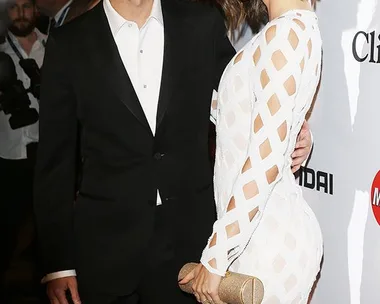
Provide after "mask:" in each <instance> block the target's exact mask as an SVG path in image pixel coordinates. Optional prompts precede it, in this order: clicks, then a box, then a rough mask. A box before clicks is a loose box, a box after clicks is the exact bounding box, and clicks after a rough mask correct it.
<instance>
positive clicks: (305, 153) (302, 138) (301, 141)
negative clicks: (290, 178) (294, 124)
mask: <svg viewBox="0 0 380 304" xmlns="http://www.w3.org/2000/svg"><path fill="white" fill-rule="evenodd" d="M311 145H312V141H311V133H310V128H309V124H308V123H307V121H305V122H304V123H303V125H302V129H301V131H300V133H299V134H298V137H297V143H296V147H295V150H294V152H293V154H292V158H293V163H292V172H293V173H295V172H297V171H298V170H299V168H301V165H302V164H303V163H304V161H305V160H306V159H307V158H308V157H309V155H310V151H311Z"/></svg>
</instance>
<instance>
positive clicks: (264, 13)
mask: <svg viewBox="0 0 380 304" xmlns="http://www.w3.org/2000/svg"><path fill="white" fill-rule="evenodd" d="M217 1H218V3H219V5H220V6H221V7H222V8H223V11H224V14H225V16H226V19H227V24H228V28H229V30H235V29H237V28H239V26H240V25H241V24H243V23H244V22H246V23H248V25H249V26H250V27H251V28H252V30H253V31H254V32H257V31H258V30H259V29H260V28H261V26H262V25H263V24H265V23H267V22H268V10H267V7H266V5H265V4H264V2H263V1H262V0H217ZM301 1H306V0H301ZM316 1H317V0H311V3H312V5H315V2H316Z"/></svg>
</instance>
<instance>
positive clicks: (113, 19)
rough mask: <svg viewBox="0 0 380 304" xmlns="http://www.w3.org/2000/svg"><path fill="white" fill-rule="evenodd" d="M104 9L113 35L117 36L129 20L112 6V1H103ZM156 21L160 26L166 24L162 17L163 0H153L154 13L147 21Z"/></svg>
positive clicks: (152, 12)
mask: <svg viewBox="0 0 380 304" xmlns="http://www.w3.org/2000/svg"><path fill="white" fill-rule="evenodd" d="M103 7H104V11H105V13H106V16H107V19H108V23H109V25H110V28H111V32H112V35H113V36H115V35H116V34H117V32H118V31H119V30H120V28H121V27H122V26H123V25H124V24H125V23H126V22H128V20H126V19H124V17H122V16H121V15H120V14H119V13H118V12H117V11H116V10H115V9H114V8H113V7H112V5H111V3H110V0H104V1H103ZM151 18H153V19H156V20H157V21H158V22H159V23H160V24H162V25H163V24H164V19H163V16H162V7H161V0H153V6H152V11H151V13H150V16H149V17H148V19H147V21H148V20H149V19H151Z"/></svg>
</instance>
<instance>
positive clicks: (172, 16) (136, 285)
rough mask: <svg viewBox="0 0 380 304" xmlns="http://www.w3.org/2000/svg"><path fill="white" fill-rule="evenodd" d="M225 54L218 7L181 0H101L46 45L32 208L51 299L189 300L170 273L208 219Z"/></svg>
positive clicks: (192, 250) (195, 246) (193, 250)
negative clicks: (216, 102) (213, 131)
mask: <svg viewBox="0 0 380 304" xmlns="http://www.w3.org/2000/svg"><path fill="white" fill-rule="evenodd" d="M148 16H149V17H148ZM234 53H235V51H234V49H233V47H232V46H231V44H230V42H229V40H228V37H227V36H226V29H225V26H224V20H223V18H222V16H221V15H220V12H219V10H218V9H216V8H215V7H213V6H211V5H210V4H205V3H201V2H194V1H188V0H161V1H160V0H154V1H152V0H142V1H136V0H131V1H122V0H111V2H110V1H109V0H104V3H103V2H102V3H100V4H99V5H97V6H96V7H95V8H94V9H93V10H91V11H89V12H87V13H86V14H84V15H82V16H81V17H79V18H77V19H76V20H74V21H73V22H70V23H69V24H67V25H66V26H65V27H62V28H58V29H56V31H54V32H53V33H52V35H51V36H50V37H49V40H48V45H47V52H46V57H45V62H44V69H43V72H42V87H41V104H40V146H39V151H38V160H37V168H36V171H37V175H36V185H35V193H36V198H35V201H36V203H35V211H36V217H37V224H38V233H39V237H40V244H41V250H42V254H43V261H44V262H45V272H46V274H47V276H46V277H45V281H47V282H48V295H49V298H50V300H51V303H54V304H55V303H60V304H64V303H66V302H65V301H66V296H65V291H70V293H71V296H72V299H73V301H74V303H79V301H82V303H85V304H97V303H99V304H111V303H141V304H151V303H157V304H161V303H162V304H164V303H178V304H180V303H193V301H194V298H192V297H188V296H185V295H184V294H182V293H181V291H180V290H179V288H178V282H177V274H178V271H179V270H180V268H181V266H182V265H183V264H185V263H186V262H190V261H199V258H200V254H201V251H202V249H203V247H204V246H205V242H206V241H207V238H208V236H209V235H210V233H211V229H212V225H213V223H214V220H215V206H214V198H213V187H212V180H213V172H212V169H211V168H210V164H209V154H208V144H207V141H208V130H209V128H208V125H209V111H210V104H211V95H212V90H213V89H216V88H217V86H218V82H219V79H220V76H221V74H222V72H223V70H224V68H225V66H226V65H227V63H228V61H229V60H230V59H231V57H232V56H233V55H234ZM79 126H80V128H81V137H80V151H81V159H83V162H82V164H81V165H82V166H81V169H82V180H81V184H80V187H79V194H78V197H77V198H75V193H74V192H75V191H74V189H75V177H76V172H77V168H76V151H77V150H76V143H77V129H78V127H79ZM306 137H307V139H308V138H309V137H308V136H306ZM307 139H306V140H305V142H308V140H307ZM306 146H307V147H306V148H305V149H301V150H300V151H301V153H300V154H301V159H303V158H306V155H307V154H308V152H309V150H310V145H308V144H306ZM75 199H76V201H75V203H74V200H75ZM77 282H78V283H77ZM78 290H79V292H78ZM79 296H80V298H81V300H79Z"/></svg>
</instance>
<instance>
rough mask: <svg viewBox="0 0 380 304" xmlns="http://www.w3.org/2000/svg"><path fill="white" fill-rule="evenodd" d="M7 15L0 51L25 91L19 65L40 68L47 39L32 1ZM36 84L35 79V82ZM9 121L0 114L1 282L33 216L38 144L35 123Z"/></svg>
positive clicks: (20, 0) (18, 2) (34, 104)
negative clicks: (18, 124)
mask: <svg viewBox="0 0 380 304" xmlns="http://www.w3.org/2000/svg"><path fill="white" fill-rule="evenodd" d="M7 15H8V18H9V21H10V24H9V27H8V31H7V32H6V33H5V41H4V43H3V44H1V45H0V51H1V52H4V53H6V54H8V55H9V56H10V57H11V59H12V61H13V63H14V65H15V70H16V74H17V78H18V79H19V80H20V81H21V82H22V85H23V87H24V88H25V89H28V88H29V87H30V86H31V83H32V81H31V79H30V78H29V76H28V75H27V73H26V72H25V70H24V69H23V68H22V67H21V65H20V62H21V61H25V60H33V61H34V63H35V64H36V67H37V69H39V67H41V65H42V61H43V58H44V53H45V46H44V45H45V40H46V36H45V35H43V34H42V33H41V32H40V31H39V30H37V29H36V27H35V26H36V5H35V2H34V0H15V1H14V2H13V3H11V4H9V6H8V9H7ZM29 62H30V61H29ZM36 72H38V71H36ZM35 80H36V79H35ZM38 81H39V80H38V79H37V80H36V82H38ZM3 90H4V92H2V94H4V96H5V95H6V92H7V91H5V89H3ZM28 97H29V100H30V103H31V104H30V107H31V108H33V109H36V110H37V111H38V108H39V103H38V100H37V97H36V96H34V95H33V94H32V93H29V94H28ZM15 98H16V97H15ZM9 118H10V115H8V114H5V113H4V111H0V172H1V174H0V184H1V198H0V216H1V220H0V222H1V224H0V225H1V229H0V243H1V244H2V250H1V251H0V272H1V277H2V279H4V276H5V273H6V271H7V269H8V268H9V266H10V261H11V259H12V255H13V253H14V250H15V247H16V245H17V240H18V234H19V232H20V228H21V227H22V225H23V224H25V220H26V219H27V218H28V217H31V216H32V204H33V203H32V202H33V193H32V189H33V171H34V165H35V154H36V149H37V143H38V122H35V123H32V124H29V125H25V126H23V127H19V128H16V129H12V127H11V125H10V122H9Z"/></svg>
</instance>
